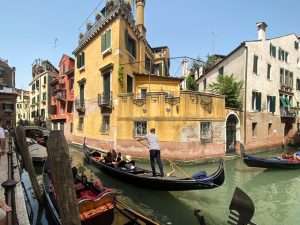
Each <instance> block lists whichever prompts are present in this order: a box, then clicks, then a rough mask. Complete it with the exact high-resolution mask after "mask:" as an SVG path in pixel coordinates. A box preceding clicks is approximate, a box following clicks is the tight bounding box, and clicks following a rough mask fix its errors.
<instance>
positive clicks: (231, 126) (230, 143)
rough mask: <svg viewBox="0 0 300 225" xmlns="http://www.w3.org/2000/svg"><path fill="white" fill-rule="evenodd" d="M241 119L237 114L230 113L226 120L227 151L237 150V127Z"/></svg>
mask: <svg viewBox="0 0 300 225" xmlns="http://www.w3.org/2000/svg"><path fill="white" fill-rule="evenodd" d="M238 123H239V119H238V118H237V116H236V115H235V114H230V115H229V116H228V117H227V120H226V153H235V152H236V141H237V132H238V131H237V129H238V127H239V124H238Z"/></svg>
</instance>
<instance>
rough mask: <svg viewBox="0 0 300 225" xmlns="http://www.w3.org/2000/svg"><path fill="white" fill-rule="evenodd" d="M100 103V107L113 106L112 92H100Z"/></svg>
mask: <svg viewBox="0 0 300 225" xmlns="http://www.w3.org/2000/svg"><path fill="white" fill-rule="evenodd" d="M98 105H99V106H100V107H112V92H109V93H102V94H99V95H98Z"/></svg>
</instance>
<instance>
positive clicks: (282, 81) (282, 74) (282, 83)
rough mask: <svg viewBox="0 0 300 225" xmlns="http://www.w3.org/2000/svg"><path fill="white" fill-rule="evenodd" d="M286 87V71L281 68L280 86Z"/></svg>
mask: <svg viewBox="0 0 300 225" xmlns="http://www.w3.org/2000/svg"><path fill="white" fill-rule="evenodd" d="M283 85H284V69H283V68H280V86H283Z"/></svg>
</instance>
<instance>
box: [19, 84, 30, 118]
mask: <svg viewBox="0 0 300 225" xmlns="http://www.w3.org/2000/svg"><path fill="white" fill-rule="evenodd" d="M16 91H17V102H16V106H15V108H16V124H19V122H22V123H28V122H29V121H30V92H29V91H26V90H22V89H16Z"/></svg>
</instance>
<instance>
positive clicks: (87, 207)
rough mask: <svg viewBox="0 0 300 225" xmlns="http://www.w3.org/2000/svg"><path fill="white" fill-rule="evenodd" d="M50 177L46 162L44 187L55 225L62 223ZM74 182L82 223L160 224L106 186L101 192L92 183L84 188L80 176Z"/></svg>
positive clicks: (110, 224) (109, 224) (119, 224)
mask: <svg viewBox="0 0 300 225" xmlns="http://www.w3.org/2000/svg"><path fill="white" fill-rule="evenodd" d="M50 177H51V175H50V174H49V169H47V164H45V166H44V169H43V189H44V193H45V198H46V205H47V208H48V212H49V214H50V217H51V220H52V222H53V223H54V224H55V225H62V223H61V220H60V216H59V211H58V207H57V202H56V200H55V193H54V191H53V185H52V181H51V179H50ZM74 182H75V185H74V187H75V189H76V194H77V197H78V207H79V212H80V220H81V224H82V225H88V224H95V225H112V224H113V225H128V224H134V225H159V224H158V223H157V222H155V221H154V220H152V219H150V218H148V217H146V216H144V215H142V214H141V213H139V212H137V211H135V210H133V209H131V208H130V207H129V206H127V205H126V204H125V203H124V202H121V201H119V200H118V199H117V198H116V193H115V192H114V191H113V190H112V189H109V188H105V189H104V190H102V191H101V192H98V191H97V190H95V189H93V190H91V186H92V183H89V185H88V186H89V188H88V189H87V188H83V189H82V188H80V186H81V187H83V183H82V180H81V179H80V177H79V176H77V178H76V180H75V181H74ZM95 191H96V195H94V194H92V196H91V193H92V192H94V193H95ZM80 192H81V193H80ZM97 192H98V193H97ZM95 196H96V198H95Z"/></svg>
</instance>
